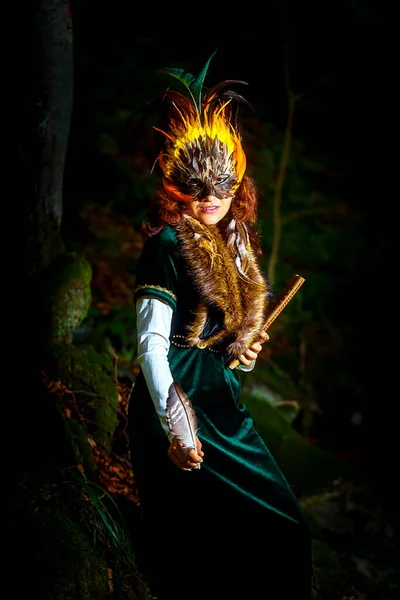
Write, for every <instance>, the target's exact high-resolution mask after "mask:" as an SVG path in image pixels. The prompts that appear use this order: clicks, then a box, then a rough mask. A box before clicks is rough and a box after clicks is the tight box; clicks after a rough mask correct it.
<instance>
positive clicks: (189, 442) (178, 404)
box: [166, 381, 200, 468]
mask: <svg viewBox="0 0 400 600" xmlns="http://www.w3.org/2000/svg"><path fill="white" fill-rule="evenodd" d="M166 418H167V423H168V427H169V429H170V431H171V433H172V434H173V435H174V436H175V437H176V438H177V439H178V440H179V441H180V442H182V444H183V448H184V450H186V451H187V450H190V448H195V449H196V435H197V432H198V430H199V426H198V422H197V417H196V413H195V410H194V408H193V405H192V403H191V401H190V400H189V398H188V397H187V395H186V394H185V392H184V391H183V389H182V387H181V385H180V383H179V382H178V381H173V382H172V383H171V385H170V388H169V390H168V398H167V406H166ZM197 468H200V465H198V467H197Z"/></svg>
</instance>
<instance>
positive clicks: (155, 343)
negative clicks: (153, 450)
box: [136, 297, 173, 441]
mask: <svg viewBox="0 0 400 600" xmlns="http://www.w3.org/2000/svg"><path fill="white" fill-rule="evenodd" d="M136 319H137V344H138V347H137V361H138V363H139V364H140V367H141V369H142V372H143V376H144V378H145V381H146V384H147V387H148V390H149V392H150V396H151V398H152V400H153V403H154V406H155V409H156V412H157V415H158V418H159V419H160V423H161V426H162V428H163V430H164V432H165V434H166V435H167V437H168V439H169V441H172V439H173V435H172V434H171V432H170V430H169V428H168V424H167V419H166V416H165V407H166V403H167V397H168V390H169V387H170V385H171V383H172V382H173V378H172V374H171V370H170V368H169V363H168V351H169V345H170V342H169V336H170V331H171V322H172V308H171V307H170V306H169V305H168V304H166V303H164V302H162V300H158V299H156V298H143V297H142V298H139V299H138V300H137V302H136Z"/></svg>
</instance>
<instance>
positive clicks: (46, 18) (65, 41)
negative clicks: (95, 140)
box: [21, 0, 73, 275]
mask: <svg viewBox="0 0 400 600" xmlns="http://www.w3.org/2000/svg"><path fill="white" fill-rule="evenodd" d="M32 4H33V6H31V7H30V12H29V14H28V25H29V27H30V36H29V37H30V39H31V44H30V45H29V54H30V56H29V57H28V58H29V63H30V64H29V72H28V79H27V83H28V86H29V87H28V89H27V90H26V94H25V98H26V100H27V106H26V113H25V132H24V135H23V138H22V148H21V154H22V162H23V165H22V166H23V173H24V199H25V215H24V216H25V225H26V237H25V264H26V268H27V272H28V275H33V274H35V273H37V272H39V271H40V270H41V269H43V268H44V267H47V266H48V265H50V264H51V263H52V261H53V260H54V258H55V257H56V256H57V254H58V253H59V252H60V251H62V250H63V244H62V240H61V236H60V225H61V218H62V203H63V174H64V165H65V158H66V152H67V145H68V137H69V130H70V120H71V111H72V98H73V50H72V24H71V18H70V12H69V6H68V2H67V1H66V0H36V2H33V3H32ZM25 58H26V57H25Z"/></svg>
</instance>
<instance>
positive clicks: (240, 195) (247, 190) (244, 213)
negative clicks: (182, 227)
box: [142, 175, 260, 254]
mask: <svg viewBox="0 0 400 600" xmlns="http://www.w3.org/2000/svg"><path fill="white" fill-rule="evenodd" d="M257 206H258V194H257V189H256V185H255V182H254V180H253V179H252V178H251V177H250V176H249V175H244V176H243V179H242V181H241V184H240V186H239V187H238V189H237V190H236V194H235V197H234V199H233V200H232V205H231V208H230V213H231V216H232V217H234V218H235V219H236V220H237V221H240V222H241V223H245V224H246V226H247V229H248V231H249V235H250V239H251V241H252V245H253V247H254V248H255V249H256V251H257V253H258V254H259V253H260V245H259V240H258V235H257V234H256V233H255V232H254V231H253V229H252V226H254V224H255V223H256V220H257ZM188 211H189V207H188V204H187V203H186V202H179V201H177V200H173V199H172V198H171V197H170V196H168V194H167V193H166V191H165V189H164V188H163V187H160V188H159V189H158V190H157V192H156V195H155V198H154V201H153V202H152V203H151V205H150V208H149V212H148V220H147V221H146V222H145V223H143V226H142V232H143V233H144V235H146V236H148V237H150V236H153V235H155V234H156V233H158V232H159V231H161V229H162V228H163V227H164V225H172V227H174V226H176V225H178V223H180V221H181V220H182V219H183V215H184V214H185V213H187V212H188Z"/></svg>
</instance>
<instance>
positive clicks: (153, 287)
mask: <svg viewBox="0 0 400 600" xmlns="http://www.w3.org/2000/svg"><path fill="white" fill-rule="evenodd" d="M138 290H158V291H159V292H164V293H165V294H168V296H171V298H173V299H174V300H175V302H176V296H175V294H173V293H172V292H170V291H169V290H167V289H166V288H163V287H161V286H160V285H150V284H148V285H138V286H137V287H135V289H134V290H133V295H135V294H136V292H137V291H138Z"/></svg>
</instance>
